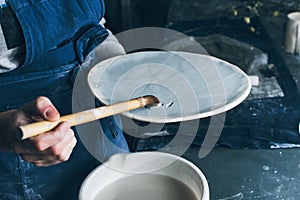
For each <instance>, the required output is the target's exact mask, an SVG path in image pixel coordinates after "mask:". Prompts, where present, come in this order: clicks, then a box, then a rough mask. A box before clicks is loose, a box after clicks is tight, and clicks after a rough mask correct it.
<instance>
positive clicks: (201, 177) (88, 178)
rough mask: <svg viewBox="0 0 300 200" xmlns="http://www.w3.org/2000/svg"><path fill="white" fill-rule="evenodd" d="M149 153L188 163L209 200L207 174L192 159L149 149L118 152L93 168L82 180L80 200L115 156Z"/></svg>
mask: <svg viewBox="0 0 300 200" xmlns="http://www.w3.org/2000/svg"><path fill="white" fill-rule="evenodd" d="M147 155H151V156H153V155H158V156H164V157H166V158H169V159H174V160H176V161H180V162H182V163H184V164H186V165H187V166H189V167H190V168H191V169H192V170H193V171H194V172H196V173H197V174H198V175H199V177H200V179H201V181H202V187H203V188H202V190H203V194H202V199H201V200H209V196H210V191H209V185H208V181H207V179H206V177H205V175H204V174H203V172H202V171H201V170H200V169H199V168H198V167H197V166H196V165H195V164H194V163H192V162H191V161H189V160H187V159H185V158H183V157H180V156H177V155H174V154H171V153H165V152H158V151H154V152H152V151H147V152H133V153H118V154H115V155H113V156H111V157H110V158H109V159H108V160H107V161H106V162H104V163H102V164H101V165H99V166H98V167H96V168H95V169H94V170H92V171H91V172H90V173H89V174H88V176H87V177H86V178H85V179H84V181H83V182H82V184H81V186H80V190H79V200H84V196H83V195H84V190H85V187H87V185H88V183H89V182H90V180H91V178H92V177H93V176H94V175H95V174H97V172H98V171H100V170H102V169H103V168H105V167H107V165H106V164H109V162H111V161H112V160H113V159H114V158H116V157H118V156H125V157H127V156H130V157H137V158H138V157H144V156H147Z"/></svg>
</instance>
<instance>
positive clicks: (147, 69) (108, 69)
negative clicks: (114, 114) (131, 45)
mask: <svg viewBox="0 0 300 200" xmlns="http://www.w3.org/2000/svg"><path fill="white" fill-rule="evenodd" d="M88 83H89V86H90V88H91V89H92V91H93V93H94V94H95V96H96V97H97V98H98V99H99V100H100V101H101V102H103V103H104V104H106V105H109V104H114V103H118V102H121V101H126V100H128V99H132V98H136V97H140V96H144V95H154V96H156V97H158V98H159V100H160V101H161V102H162V106H160V107H152V108H150V109H149V108H141V109H137V110H134V111H130V112H126V113H123V114H124V115H125V116H127V117H130V118H134V119H137V120H141V121H147V122H157V123H167V122H177V121H185V120H192V119H197V118H204V117H208V116H212V115H216V114H219V113H222V112H225V111H227V110H229V109H232V108H234V107H235V106H237V105H238V104H240V103H241V102H242V101H243V100H244V99H245V98H246V97H247V96H248V94H249V93H250V90H251V84H250V80H249V78H248V76H247V75H246V74H245V73H244V72H243V71H242V70H241V69H240V68H238V67H236V66H234V65H232V64H230V63H228V62H225V61H223V60H220V59H217V58H215V57H212V56H208V55H200V54H193V53H186V52H166V51H150V52H139V53H133V54H128V55H123V56H118V57H114V58H111V59H108V60H105V61H103V62H100V63H99V64H97V65H96V66H95V67H93V68H92V69H91V71H90V72H89V75H88Z"/></svg>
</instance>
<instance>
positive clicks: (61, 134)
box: [30, 122, 74, 151]
mask: <svg viewBox="0 0 300 200" xmlns="http://www.w3.org/2000/svg"><path fill="white" fill-rule="evenodd" d="M69 134H71V135H72V136H74V132H73V131H72V129H70V126H69V123H68V122H62V123H60V124H59V125H58V126H57V127H56V128H54V129H53V130H52V131H48V132H46V133H43V134H40V135H38V136H35V137H33V138H30V140H31V142H32V144H33V145H34V148H35V149H36V150H38V151H44V150H46V149H48V148H49V147H51V146H54V145H56V144H58V143H60V142H62V141H63V140H64V139H65V137H67V136H68V135H69Z"/></svg>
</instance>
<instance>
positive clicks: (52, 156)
mask: <svg viewBox="0 0 300 200" xmlns="http://www.w3.org/2000/svg"><path fill="white" fill-rule="evenodd" d="M59 117H60V115H59V113H58V111H57V110H56V108H55V107H54V106H53V104H52V103H51V101H50V100H49V99H48V98H46V97H38V98H37V99H36V100H35V101H34V102H31V103H29V104H27V105H25V106H23V107H22V108H20V109H18V110H11V111H7V112H3V113H0V130H1V133H0V136H1V137H2V140H1V141H0V149H1V150H2V151H14V152H15V153H18V154H20V155H21V156H22V158H23V159H24V160H25V161H28V162H32V163H34V164H35V165H37V166H49V165H54V164H58V163H61V162H64V161H67V160H68V159H69V157H70V155H71V153H72V151H73V148H74V146H75V144H76V138H75V136H74V132H73V130H72V129H71V128H70V126H69V124H68V123H67V122H62V123H60V124H59V125H58V126H57V127H55V128H54V129H53V130H51V131H48V132H45V133H43V134H40V135H38V136H35V137H32V138H29V139H26V140H22V141H21V140H19V139H18V137H17V134H16V132H17V130H18V127H19V126H21V125H25V124H29V123H32V122H36V121H42V120H48V121H55V120H58V119H59Z"/></svg>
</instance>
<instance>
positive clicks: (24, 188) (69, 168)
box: [0, 0, 128, 200]
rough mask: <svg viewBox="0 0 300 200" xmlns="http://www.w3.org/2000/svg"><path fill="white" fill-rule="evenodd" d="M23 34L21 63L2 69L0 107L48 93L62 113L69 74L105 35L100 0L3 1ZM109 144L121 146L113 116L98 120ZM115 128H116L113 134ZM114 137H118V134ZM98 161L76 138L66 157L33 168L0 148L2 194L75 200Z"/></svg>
mask: <svg viewBox="0 0 300 200" xmlns="http://www.w3.org/2000/svg"><path fill="white" fill-rule="evenodd" d="M6 3H7V5H8V6H9V7H10V8H11V9H12V10H13V12H14V13H15V15H16V17H17V19H18V21H19V23H20V26H21V29H22V31H23V35H24V41H25V45H26V58H25V61H24V63H23V64H22V66H20V67H19V68H17V69H16V70H13V71H11V72H7V73H4V74H0V111H1V112H2V111H6V110H10V109H15V108H19V107H20V106H22V105H24V104H25V103H27V102H29V101H32V100H34V99H35V98H36V97H37V96H41V95H44V96H47V97H49V98H50V99H51V101H52V102H53V104H54V105H55V106H56V107H57V109H58V110H59V111H60V113H61V115H64V114H70V113H71V112H72V101H71V100H72V86H73V83H72V78H71V77H72V76H74V73H75V72H76V71H77V70H76V67H78V65H79V64H81V63H82V62H83V60H84V58H85V57H86V55H87V54H88V53H89V52H90V51H91V50H92V49H93V48H94V47H95V46H96V45H98V44H100V43H101V42H102V41H103V40H105V38H106V37H107V35H108V33H107V31H106V30H105V29H104V28H103V27H102V26H100V25H99V24H98V23H99V21H100V19H101V18H102V17H103V14H104V3H103V1H102V0H7V1H6ZM101 124H102V128H103V130H104V131H105V134H106V135H107V137H108V138H109V139H111V140H112V142H113V143H115V144H116V145H119V146H123V148H124V149H125V150H128V147H126V145H124V143H126V142H125V138H124V135H123V133H122V132H121V131H120V129H118V128H111V127H109V126H112V119H109V118H108V119H104V120H103V121H101ZM112 131H117V133H112ZM116 136H117V137H116ZM99 164H100V163H99V161H97V160H96V159H95V158H94V157H93V156H92V155H90V154H89V153H88V152H87V150H86V149H85V148H84V146H83V144H82V143H81V142H80V139H79V138H78V143H77V145H76V147H75V148H74V151H73V153H72V155H71V157H70V159H69V161H67V162H65V163H62V164H58V165H55V166H51V167H35V166H34V165H33V164H31V163H28V162H25V161H24V160H22V158H21V157H20V156H19V155H17V154H14V153H10V152H1V153H0V199H68V200H69V199H77V198H78V192H79V187H80V185H81V183H82V181H83V179H84V178H85V177H86V176H87V175H88V173H89V172H90V171H91V170H92V169H94V168H95V167H96V166H98V165H99Z"/></svg>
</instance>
